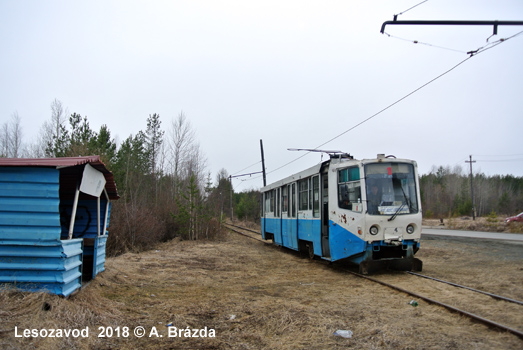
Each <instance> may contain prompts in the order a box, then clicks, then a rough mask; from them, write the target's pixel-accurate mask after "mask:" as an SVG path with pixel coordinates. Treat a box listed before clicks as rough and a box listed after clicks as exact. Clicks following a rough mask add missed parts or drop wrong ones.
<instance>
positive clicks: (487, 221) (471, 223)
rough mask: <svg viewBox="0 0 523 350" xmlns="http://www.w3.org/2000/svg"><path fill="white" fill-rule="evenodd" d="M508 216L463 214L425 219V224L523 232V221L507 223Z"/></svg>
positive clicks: (464, 228) (452, 228)
mask: <svg viewBox="0 0 523 350" xmlns="http://www.w3.org/2000/svg"><path fill="white" fill-rule="evenodd" d="M505 219H506V217H504V216H500V217H477V218H476V220H472V217H468V216H463V217H457V218H448V219H443V223H442V222H441V220H440V219H423V225H424V226H430V227H439V228H446V229H449V230H467V231H483V232H505V233H523V223H521V222H512V223H510V224H506V223H505Z"/></svg>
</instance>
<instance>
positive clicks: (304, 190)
mask: <svg viewBox="0 0 523 350" xmlns="http://www.w3.org/2000/svg"><path fill="white" fill-rule="evenodd" d="M298 202H299V210H308V209H309V179H305V180H301V181H300V182H298Z"/></svg>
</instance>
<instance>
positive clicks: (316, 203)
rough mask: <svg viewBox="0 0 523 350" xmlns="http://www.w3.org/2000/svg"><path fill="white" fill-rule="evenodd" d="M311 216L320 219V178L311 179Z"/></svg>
mask: <svg viewBox="0 0 523 350" xmlns="http://www.w3.org/2000/svg"><path fill="white" fill-rule="evenodd" d="M312 216H313V217H315V218H319V217H320V177H319V176H314V177H313V178H312Z"/></svg>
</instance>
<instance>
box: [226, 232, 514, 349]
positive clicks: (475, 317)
mask: <svg viewBox="0 0 523 350" xmlns="http://www.w3.org/2000/svg"><path fill="white" fill-rule="evenodd" d="M225 226H235V227H239V228H242V229H245V230H248V231H253V230H250V229H246V228H244V227H241V226H236V225H230V224H225ZM228 229H229V230H231V231H233V232H236V233H239V234H241V235H243V236H246V237H249V238H251V239H254V240H256V241H260V242H263V243H265V244H271V245H272V243H268V242H265V241H264V240H261V239H258V238H256V237H252V236H250V235H247V234H245V233H243V232H240V231H238V230H235V229H233V228H231V227H228ZM253 232H255V231H253ZM256 233H257V232H256ZM341 270H343V271H345V272H348V273H350V274H352V275H354V276H357V277H360V278H364V279H366V280H369V281H372V282H375V283H378V284H381V285H383V286H386V287H389V288H391V289H394V290H397V291H399V292H402V293H405V294H408V295H412V296H413V297H416V298H418V299H421V300H424V301H426V302H428V303H430V304H434V305H438V306H441V307H444V308H446V309H447V310H450V311H453V312H456V313H458V314H460V315H463V316H467V317H469V318H471V319H473V320H476V321H478V322H481V323H483V324H485V325H488V326H491V327H494V328H498V329H501V330H504V331H507V332H509V333H512V334H514V335H516V336H518V337H519V338H521V339H523V332H521V331H519V330H517V329H514V328H511V327H508V326H505V325H502V324H500V323H497V322H494V321H491V320H489V319H486V318H484V317H481V316H478V315H476V314H473V313H471V312H468V311H465V310H461V309H458V308H456V307H454V306H451V305H448V304H445V303H442V302H440V301H437V300H434V299H431V298H428V297H425V296H423V295H421V294H418V293H416V292H412V291H409V290H406V289H404V288H401V287H398V286H395V285H393V284H390V283H387V282H383V281H380V280H378V279H376V278H373V277H369V276H365V275H362V274H359V273H357V272H353V271H350V270H348V269H341Z"/></svg>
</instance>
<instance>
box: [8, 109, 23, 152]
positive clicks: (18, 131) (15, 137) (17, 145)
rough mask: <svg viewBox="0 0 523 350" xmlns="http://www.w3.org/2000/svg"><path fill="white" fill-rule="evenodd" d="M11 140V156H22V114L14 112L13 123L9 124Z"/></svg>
mask: <svg viewBox="0 0 523 350" xmlns="http://www.w3.org/2000/svg"><path fill="white" fill-rule="evenodd" d="M9 129H10V130H9V134H10V137H9V142H10V145H9V146H10V147H9V148H10V150H11V152H10V153H11V154H10V156H11V157H12V158H18V157H20V155H21V153H22V126H21V125H20V116H19V115H18V112H14V113H13V115H12V116H11V125H9Z"/></svg>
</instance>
